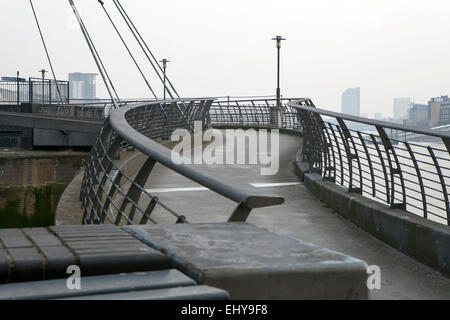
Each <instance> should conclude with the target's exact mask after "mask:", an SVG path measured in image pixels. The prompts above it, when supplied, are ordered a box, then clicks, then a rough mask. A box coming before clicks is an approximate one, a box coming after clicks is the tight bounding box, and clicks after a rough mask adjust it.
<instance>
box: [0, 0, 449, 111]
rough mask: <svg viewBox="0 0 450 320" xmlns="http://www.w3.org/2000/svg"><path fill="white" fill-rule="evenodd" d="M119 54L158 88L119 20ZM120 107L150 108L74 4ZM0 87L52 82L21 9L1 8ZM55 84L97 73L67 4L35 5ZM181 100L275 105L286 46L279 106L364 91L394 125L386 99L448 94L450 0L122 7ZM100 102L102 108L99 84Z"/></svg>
mask: <svg viewBox="0 0 450 320" xmlns="http://www.w3.org/2000/svg"><path fill="white" fill-rule="evenodd" d="M104 1H105V5H106V8H107V9H108V10H109V11H110V12H111V14H112V16H113V19H114V20H115V21H116V22H117V24H118V25H119V27H120V30H121V31H123V34H124V35H125V36H126V39H127V42H129V43H130V46H131V48H132V49H133V51H134V52H136V54H137V57H138V60H139V61H140V62H141V63H142V64H143V65H145V70H146V73H147V74H148V75H149V78H150V80H151V83H152V85H154V87H155V89H156V90H157V91H158V92H162V87H161V85H160V84H159V83H158V82H157V80H156V78H155V77H154V76H153V75H152V76H150V74H152V72H151V68H150V66H149V65H148V63H145V60H144V59H143V55H142V54H141V53H140V52H139V51H138V50H137V46H136V44H135V42H133V39H132V38H131V36H130V34H129V33H128V32H127V30H126V29H125V27H124V23H123V21H122V20H120V18H119V16H118V13H117V11H116V10H115V7H114V5H113V2H112V1H111V0H104ZM75 3H76V4H77V6H78V7H79V10H80V13H81V15H82V17H83V19H84V22H85V24H86V26H87V28H88V30H89V32H90V33H91V37H92V38H93V40H94V42H95V44H96V46H97V49H98V50H99V52H100V55H101V57H102V59H103V60H104V63H105V65H106V67H107V69H108V71H109V73H110V75H111V77H112V80H113V82H114V84H115V85H116V87H117V90H118V93H119V95H120V96H121V98H125V97H127V98H131V97H133V98H134V97H149V96H150V93H149V91H148V89H147V88H146V86H145V83H144V82H143V81H142V79H141V78H140V77H139V74H138V72H137V70H136V68H135V67H134V65H133V64H132V61H131V60H130V58H129V57H128V55H127V53H126V51H125V49H124V47H123V46H122V44H121V43H120V40H119V39H118V37H117V35H116V34H115V33H114V30H113V28H112V26H111V24H110V23H109V21H108V20H107V18H106V16H105V15H104V13H103V11H102V9H101V7H100V5H99V4H98V3H97V0H75ZM0 4H1V6H0V22H1V26H2V29H1V38H2V40H1V44H0V57H1V59H0V75H2V76H14V75H15V73H16V70H20V72H21V75H23V76H25V77H28V76H39V73H38V70H40V69H41V68H43V67H44V68H46V69H47V70H49V66H48V63H47V60H46V58H45V55H44V50H43V47H42V44H41V42H40V38H39V34H38V31H37V28H36V25H35V23H34V19H33V16H32V11H31V9H30V5H29V1H28V0H14V1H10V0H0ZM34 5H35V8H36V11H37V13H38V17H39V18H40V20H41V27H42V29H43V31H44V34H45V37H46V41H47V45H48V47H49V51H50V55H51V57H52V60H53V64H54V67H55V71H56V74H57V77H58V78H60V79H63V80H66V79H67V74H68V73H69V72H97V69H96V66H95V64H94V62H93V59H92V57H91V55H90V53H89V50H88V48H87V45H86V43H85V40H84V38H83V37H82V34H81V31H80V29H79V27H78V25H77V24H76V21H75V19H74V17H73V13H72V11H71V9H70V6H69V2H68V1H65V0H34ZM122 5H123V6H124V7H125V9H127V10H128V13H129V15H130V16H131V17H132V19H133V20H134V22H135V24H136V25H137V27H138V28H139V30H140V31H141V33H142V35H143V36H144V38H145V39H146V41H147V43H148V44H149V45H150V47H151V49H152V50H153V52H154V54H155V55H156V56H157V58H158V59H160V58H168V59H169V60H171V61H172V62H170V63H169V66H168V75H169V77H170V79H171V80H172V82H173V83H174V85H175V87H176V88H177V90H178V91H179V93H180V95H182V96H190V97H192V96H225V95H273V94H275V87H276V48H275V44H274V42H273V41H271V38H272V37H273V36H275V35H283V36H284V37H286V38H287V41H284V42H283V46H282V56H281V58H282V69H281V72H282V73H281V89H282V94H283V95H284V96H286V97H287V96H289V97H310V98H312V99H313V101H314V102H315V104H316V105H318V106H320V107H323V108H326V109H330V110H340V107H341V94H342V92H343V91H344V90H345V89H346V88H349V87H357V86H359V87H361V112H362V113H368V114H369V115H373V113H375V112H382V113H383V114H384V115H385V116H390V115H392V105H393V98H395V97H414V98H415V101H416V102H418V103H426V102H427V101H428V98H429V97H432V96H439V95H447V94H449V93H450V90H449V83H450V72H449V66H450V40H449V34H450V32H449V31H450V2H449V1H448V0H442V1H440V0H428V1H425V0H422V1H417V0H387V1H385V0H375V1H373V0H364V1H360V0H340V1H336V0H314V1H311V0H310V1H303V0H270V1H269V0H247V1H245V0H227V1H216V0H189V1H188V0H151V1H150V0H149V1H142V0H140V1H139V0H122ZM97 91H98V96H99V97H104V98H106V97H107V93H106V90H105V87H104V85H103V83H102V82H101V79H100V77H99V78H98V90H97Z"/></svg>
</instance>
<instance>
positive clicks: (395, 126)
mask: <svg viewBox="0 0 450 320" xmlns="http://www.w3.org/2000/svg"><path fill="white" fill-rule="evenodd" d="M298 103H299V101H298V100H296V101H292V102H289V103H288V105H289V106H290V107H293V108H297V109H302V110H305V111H309V112H312V113H317V114H321V115H324V116H329V117H333V118H340V119H344V120H348V121H354V122H359V123H364V124H368V125H373V126H379V127H384V128H388V129H394V130H399V131H405V132H413V133H418V134H424V135H428V136H434V137H439V138H444V139H450V133H446V132H443V131H440V130H433V129H426V128H418V127H412V126H406V125H401V124H396V123H392V122H387V121H382V120H373V119H367V118H363V117H358V116H353V115H349V114H344V113H339V112H334V111H329V110H325V109H319V108H315V107H308V106H303V105H299V104H298Z"/></svg>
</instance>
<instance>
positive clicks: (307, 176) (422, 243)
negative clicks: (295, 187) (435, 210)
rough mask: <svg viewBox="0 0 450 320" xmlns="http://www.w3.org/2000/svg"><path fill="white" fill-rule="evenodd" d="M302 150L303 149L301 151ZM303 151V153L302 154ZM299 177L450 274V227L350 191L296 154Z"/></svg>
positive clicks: (342, 210)
mask: <svg viewBox="0 0 450 320" xmlns="http://www.w3.org/2000/svg"><path fill="white" fill-rule="evenodd" d="M300 152H301V151H300ZM300 152H299V153H300ZM296 159H297V160H296V165H297V169H298V175H299V177H300V178H301V179H302V180H303V181H304V183H305V186H306V187H307V188H308V189H309V190H310V191H311V192H312V193H314V194H315V195H316V196H317V197H318V198H319V199H320V200H322V201H323V202H325V203H326V204H327V205H328V206H329V207H330V208H332V209H333V210H334V211H336V212H337V213H339V214H340V215H341V216H343V217H345V218H347V219H349V220H350V221H352V222H353V223H355V224H356V225H357V226H359V227H361V228H362V229H363V230H365V231H367V232H368V233H370V234H371V235H373V236H375V237H376V238H377V239H379V240H381V241H383V242H385V243H386V244H388V245H390V246H391V247H393V248H395V249H397V250H398V251H400V252H402V253H405V254H407V255H409V256H411V257H413V258H415V259H416V260H418V261H420V262H422V263H423V264H425V265H427V266H429V267H431V268H433V269H436V270H438V271H440V272H441V273H442V274H444V275H445V276H447V277H450V228H449V227H447V226H445V225H441V224H439V223H436V222H433V221H430V220H426V219H423V218H421V217H419V216H416V215H414V214H411V213H408V212H406V211H403V210H400V209H391V208H390V207H388V206H386V205H384V204H381V203H378V202H376V201H373V200H371V199H368V198H365V197H363V196H361V195H359V194H356V193H349V192H347V191H346V190H345V189H344V188H342V187H339V186H337V185H336V184H334V183H332V182H329V181H324V180H322V177H321V175H320V174H317V173H308V171H309V168H308V165H307V164H305V163H302V162H300V157H299V156H298V155H297V157H296Z"/></svg>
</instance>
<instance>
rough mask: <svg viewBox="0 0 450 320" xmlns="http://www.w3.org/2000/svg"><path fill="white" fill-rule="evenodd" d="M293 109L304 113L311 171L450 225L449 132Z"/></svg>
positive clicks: (292, 104) (299, 106) (305, 155)
mask: <svg viewBox="0 0 450 320" xmlns="http://www.w3.org/2000/svg"><path fill="white" fill-rule="evenodd" d="M288 106H290V107H291V108H295V109H296V110H297V111H298V115H299V118H300V122H301V125H302V127H303V136H304V138H303V149H302V154H301V156H302V160H303V161H304V162H305V163H307V164H308V165H309V171H310V172H317V173H320V174H321V175H322V177H323V179H324V180H329V181H332V182H334V183H335V184H337V185H339V186H341V187H344V188H346V189H347V190H348V191H349V192H356V193H359V194H362V195H364V196H365V197H368V198H371V199H373V200H376V201H379V202H382V203H385V204H388V205H389V206H390V207H391V208H398V209H402V210H405V211H408V212H411V213H414V214H417V215H420V216H422V217H424V218H426V219H430V220H433V221H436V222H439V223H442V224H447V225H450V204H449V191H450V156H449V154H450V134H449V133H446V132H442V131H438V130H431V129H421V128H416V127H409V126H403V125H397V124H393V123H389V122H384V121H376V120H370V119H366V118H361V117H355V116H351V115H345V114H341V113H336V112H331V111H327V110H322V109H317V108H314V107H311V106H307V105H304V103H303V102H301V101H293V102H290V103H288ZM323 117H328V119H326V120H324V119H323ZM412 133H413V134H414V135H412ZM412 137H415V138H414V139H413V138H412ZM423 140H427V142H421V141H423Z"/></svg>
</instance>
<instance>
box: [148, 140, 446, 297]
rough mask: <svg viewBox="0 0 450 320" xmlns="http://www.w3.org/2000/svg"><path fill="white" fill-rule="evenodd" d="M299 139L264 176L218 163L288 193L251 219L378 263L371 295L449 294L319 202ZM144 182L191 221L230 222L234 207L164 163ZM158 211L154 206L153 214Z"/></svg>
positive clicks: (419, 267)
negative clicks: (304, 171)
mask: <svg viewBox="0 0 450 320" xmlns="http://www.w3.org/2000/svg"><path fill="white" fill-rule="evenodd" d="M225 143H226V142H225ZM301 143H302V141H301V138H300V137H298V136H293V135H286V134H281V135H280V170H279V172H278V174H276V175H273V176H261V175H260V171H259V170H260V168H259V167H258V166H256V165H253V166H249V165H233V166H230V165H228V166H227V165H223V166H216V169H217V171H218V172H223V173H226V174H228V175H231V176H233V177H234V178H236V179H238V180H242V181H245V182H249V183H253V184H255V185H256V186H259V187H262V188H267V189H268V190H267V191H270V192H273V193H274V194H278V195H281V196H283V197H284V198H285V203H284V204H283V205H281V206H277V207H269V208H262V209H256V210H254V211H253V212H252V213H251V214H250V216H249V219H248V220H247V221H248V222H249V223H253V224H255V225H257V226H260V227H263V228H267V229H269V230H272V231H274V232H277V233H281V234H286V235H290V236H293V237H295V238H297V239H301V240H303V241H308V242H312V243H314V244H316V245H318V246H320V247H324V248H329V249H332V250H336V251H339V252H342V253H344V254H347V255H350V256H353V257H355V258H358V259H361V260H363V261H365V262H367V264H369V265H377V266H379V267H380V269H381V289H380V290H372V291H371V293H370V297H371V299H433V298H435V299H450V280H449V279H448V278H445V277H444V276H442V275H440V274H439V273H437V272H436V271H434V270H432V269H430V268H428V267H426V266H424V265H423V264H421V263H418V262H416V261H415V260H413V259H411V258H409V257H407V256H406V255H404V254H402V253H399V252H398V251H396V250H394V249H392V248H391V247H389V246H387V245H386V244H384V243H382V242H380V241H378V240H376V239H375V238H373V237H372V236H370V235H369V234H368V233H366V232H364V231H363V230H361V229H359V228H357V227H356V226H355V225H353V224H352V223H351V222H349V221H347V220H346V219H344V218H342V217H341V216H339V215H338V214H336V213H334V212H333V211H332V210H331V209H330V208H327V207H326V206H325V205H324V204H323V203H321V202H319V201H318V200H317V199H316V198H315V197H314V195H313V194H311V193H310V192H309V191H308V190H307V189H306V188H305V186H303V185H302V184H301V183H300V182H299V180H298V178H297V176H296V174H295V169H294V168H295V167H294V159H295V154H296V152H297V150H298V149H299V146H300V144H301ZM146 187H147V188H148V189H149V190H150V191H151V192H152V193H154V194H155V195H156V196H158V197H159V198H160V199H161V200H162V201H163V202H165V203H168V204H169V205H170V206H171V207H172V208H173V209H175V210H176V211H178V212H180V213H183V214H185V215H186V216H187V217H188V219H189V221H190V222H223V221H226V220H227V218H228V215H229V213H230V212H231V211H232V209H233V208H234V206H235V204H234V203H233V202H231V201H229V200H227V199H225V198H223V197H221V196H219V195H217V194H215V193H214V192H211V191H208V190H203V188H201V186H199V185H198V184H196V183H194V182H192V181H190V180H188V179H186V178H184V177H182V176H181V175H179V174H177V173H174V172H173V171H171V170H168V169H165V168H164V167H162V166H158V167H157V168H155V170H154V171H153V173H152V175H151V177H150V179H149V182H148V185H147V186H146ZM158 213H159V212H158V211H157V210H155V211H154V213H153V214H154V215H157V214H158ZM161 217H162V214H161Z"/></svg>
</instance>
